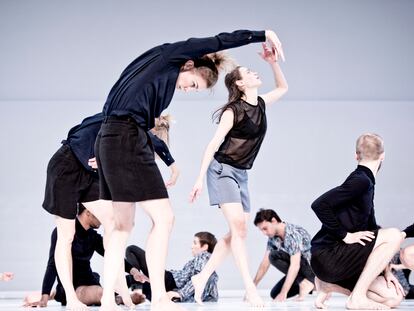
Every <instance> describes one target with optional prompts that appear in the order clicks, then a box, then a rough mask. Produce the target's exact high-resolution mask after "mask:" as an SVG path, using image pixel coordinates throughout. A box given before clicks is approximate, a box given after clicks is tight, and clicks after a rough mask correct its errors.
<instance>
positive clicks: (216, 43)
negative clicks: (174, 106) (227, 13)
mask: <svg viewBox="0 0 414 311" xmlns="http://www.w3.org/2000/svg"><path fill="white" fill-rule="evenodd" d="M266 39H267V40H268V41H269V42H270V44H271V46H272V48H274V49H275V50H276V51H277V52H278V53H280V54H281V55H283V54H282V50H281V45H280V42H279V40H278V38H277V36H276V34H275V33H274V32H273V31H248V30H240V31H235V32H233V33H221V34H218V35H216V36H214V37H208V38H190V39H188V40H186V41H181V42H176V43H172V44H163V45H160V46H156V47H154V48H152V49H150V50H148V51H147V52H145V53H144V54H142V55H141V56H139V57H138V58H137V59H135V60H134V61H133V62H132V63H131V64H130V65H128V67H127V68H126V69H125V70H124V71H123V72H122V74H121V76H120V78H119V79H118V81H117V82H116V83H115V85H114V86H113V87H112V89H111V91H110V93H109V95H108V98H107V101H106V103H105V106H104V108H103V113H104V115H105V116H106V119H105V120H104V122H103V124H102V127H101V130H100V132H99V135H98V137H97V140H96V144H95V151H96V152H95V154H96V159H97V163H98V170H99V180H100V191H101V192H100V198H101V199H103V200H107V201H108V200H110V201H112V204H113V207H114V208H113V211H114V220H115V228H114V231H113V233H112V234H111V237H110V239H109V241H108V245H107V250H106V255H105V265H104V266H105V268H104V293H103V297H102V306H101V310H102V311H112V310H116V305H115V300H114V295H113V292H114V285H115V283H116V279H117V273H118V271H119V270H120V268H121V266H122V262H123V258H124V253H125V247H126V242H127V239H128V237H129V235H130V233H131V230H132V228H133V226H134V222H135V206H136V203H137V202H139V206H140V207H142V208H143V210H144V211H145V212H146V214H148V215H149V217H150V219H151V221H152V223H153V227H152V229H151V232H150V234H149V236H148V240H147V246H146V257H147V263H148V273H149V278H150V279H151V293H152V301H151V305H152V309H153V310H168V311H173V310H180V309H182V308H181V307H179V306H178V305H175V304H174V303H172V302H171V300H170V299H169V297H168V295H167V292H166V290H165V284H164V269H165V259H166V257H167V248H168V237H169V235H170V231H171V228H172V225H173V221H174V217H173V212H172V209H171V205H170V201H169V199H168V193H167V190H166V187H165V185H164V183H163V180H162V177H161V174H160V172H159V169H158V167H157V165H156V163H155V161H154V155H153V152H152V148H151V144H150V143H149V138H148V135H147V131H148V130H149V129H151V128H153V127H154V119H155V118H157V117H159V116H160V114H161V112H162V111H163V110H165V109H166V108H167V107H168V106H169V104H170V102H171V99H172V97H173V95H174V92H175V90H176V89H178V90H183V91H185V92H188V91H195V90H203V89H207V88H211V87H212V86H213V85H214V84H215V83H216V81H217V78H218V73H219V67H220V63H221V61H222V60H223V58H222V57H221V56H220V55H219V54H212V55H206V54H210V53H215V52H218V51H221V50H224V49H229V48H235V47H239V46H242V45H246V44H249V43H254V42H263V41H265V40H266ZM194 109H196V107H194Z"/></svg>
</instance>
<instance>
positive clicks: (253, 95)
mask: <svg viewBox="0 0 414 311" xmlns="http://www.w3.org/2000/svg"><path fill="white" fill-rule="evenodd" d="M242 98H243V100H245V101H247V102H248V103H249V104H251V105H257V88H253V89H246V90H244V96H243V97H242Z"/></svg>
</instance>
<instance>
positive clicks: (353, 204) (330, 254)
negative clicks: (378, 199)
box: [311, 133, 404, 309]
mask: <svg viewBox="0 0 414 311" xmlns="http://www.w3.org/2000/svg"><path fill="white" fill-rule="evenodd" d="M356 160H357V161H358V167H357V168H356V169H355V171H353V172H352V173H351V174H350V175H349V176H348V178H347V179H346V180H345V182H344V183H343V184H342V185H340V186H338V187H336V188H333V189H332V190H330V191H328V192H326V193H325V194H323V195H322V196H320V197H319V198H318V199H316V200H315V202H313V204H312V209H313V211H314V212H315V213H316V215H317V216H318V218H319V219H320V221H321V222H322V228H321V229H320V231H319V232H318V233H317V234H316V235H315V236H314V238H313V240H312V249H311V252H312V258H311V266H312V269H313V271H314V272H315V274H316V276H317V278H316V287H317V290H318V297H317V299H316V303H315V304H316V307H318V308H326V305H325V304H324V301H325V300H326V297H327V295H328V294H329V293H330V292H340V293H343V294H346V295H349V298H348V301H347V303H346V306H347V308H348V309H388V308H390V307H396V306H398V305H399V304H400V302H401V300H402V299H403V296H404V290H403V288H402V287H401V285H400V284H399V282H398V280H397V279H396V278H395V276H394V275H393V274H392V273H391V270H390V269H389V262H390V260H391V258H392V257H393V256H394V254H395V253H396V252H397V251H398V249H399V247H400V244H401V241H402V234H401V233H400V230H398V229H395V228H389V229H378V226H377V223H376V220H375V212H374V203H373V199H374V187H375V181H376V175H377V173H378V171H379V169H380V167H381V163H382V161H383V160H384V142H383V140H382V138H381V137H380V136H378V135H376V134H370V133H367V134H363V135H361V136H360V137H359V138H358V140H357V142H356ZM381 272H384V274H383V275H382V276H380V274H381Z"/></svg>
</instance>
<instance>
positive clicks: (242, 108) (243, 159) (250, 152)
mask: <svg viewBox="0 0 414 311" xmlns="http://www.w3.org/2000/svg"><path fill="white" fill-rule="evenodd" d="M257 103H258V104H257V105H251V104H249V103H248V102H246V101H244V100H242V99H241V100H239V101H237V102H234V103H231V104H229V105H228V108H227V109H231V110H232V111H233V113H234V124H233V127H232V128H231V130H230V131H229V132H228V133H227V135H226V137H225V139H224V141H223V143H222V144H221V145H220V148H219V149H218V151H217V152H216V153H215V154H214V158H215V159H216V160H217V161H218V162H220V163H226V164H229V165H231V166H234V167H236V168H240V169H250V168H251V167H252V166H253V162H254V159H255V158H256V156H257V154H258V153H259V149H260V146H261V145H262V141H263V138H264V136H265V134H266V129H267V121H266V105H265V102H264V100H263V99H262V98H261V97H260V96H258V97H257Z"/></svg>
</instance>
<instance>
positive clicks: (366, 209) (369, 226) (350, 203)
mask: <svg viewBox="0 0 414 311" xmlns="http://www.w3.org/2000/svg"><path fill="white" fill-rule="evenodd" d="M374 188H375V177H374V175H373V173H372V171H371V170H370V169H369V168H368V167H366V166H362V165H358V167H357V168H356V170H355V171H353V172H352V173H351V174H350V175H349V176H348V178H347V179H346V180H345V182H344V183H343V184H342V185H340V186H339V187H336V188H334V189H332V190H330V191H328V192H326V193H324V194H323V195H321V196H320V197H319V198H318V199H316V200H315V202H313V203H312V209H313V211H314V212H315V213H316V215H317V216H318V218H319V220H320V221H321V222H322V228H321V230H319V232H318V233H317V234H316V235H315V236H314V238H313V239H312V248H314V249H317V248H322V247H329V246H332V245H334V244H336V243H337V242H338V241H342V239H343V238H345V236H346V234H347V233H348V232H351V233H352V232H357V231H364V230H375V229H378V226H377V222H376V220H375V213H374Z"/></svg>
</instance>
